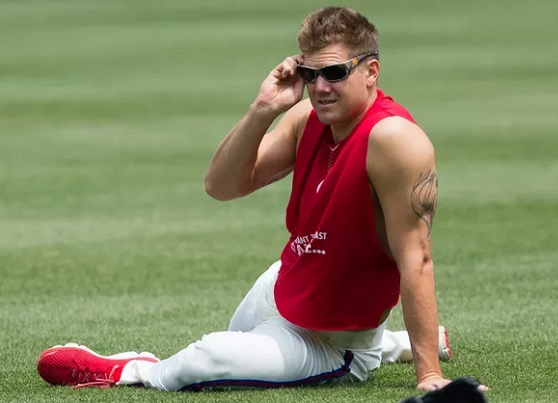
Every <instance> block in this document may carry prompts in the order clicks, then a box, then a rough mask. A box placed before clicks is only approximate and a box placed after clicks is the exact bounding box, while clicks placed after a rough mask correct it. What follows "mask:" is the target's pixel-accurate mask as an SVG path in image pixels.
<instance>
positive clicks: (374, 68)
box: [366, 59, 380, 86]
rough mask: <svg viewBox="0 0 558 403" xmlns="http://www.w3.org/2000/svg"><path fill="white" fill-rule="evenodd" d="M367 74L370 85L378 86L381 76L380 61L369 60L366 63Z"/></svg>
mask: <svg viewBox="0 0 558 403" xmlns="http://www.w3.org/2000/svg"><path fill="white" fill-rule="evenodd" d="M366 72H367V81H368V85H370V86H372V85H374V84H376V83H377V82H378V77H379V76H380V61H379V60H377V59H371V60H368V61H367V62H366Z"/></svg>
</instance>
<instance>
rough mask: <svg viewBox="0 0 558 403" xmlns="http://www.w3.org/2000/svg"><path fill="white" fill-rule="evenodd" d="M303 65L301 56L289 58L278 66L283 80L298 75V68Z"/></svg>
mask: <svg viewBox="0 0 558 403" xmlns="http://www.w3.org/2000/svg"><path fill="white" fill-rule="evenodd" d="M300 63H302V56H301V55H294V56H289V57H287V58H286V59H285V60H283V62H282V63H281V64H280V65H279V66H277V71H278V72H279V74H280V77H281V78H282V79H287V78H289V77H292V76H294V75H295V74H296V68H297V66H298V65H299V64H300Z"/></svg>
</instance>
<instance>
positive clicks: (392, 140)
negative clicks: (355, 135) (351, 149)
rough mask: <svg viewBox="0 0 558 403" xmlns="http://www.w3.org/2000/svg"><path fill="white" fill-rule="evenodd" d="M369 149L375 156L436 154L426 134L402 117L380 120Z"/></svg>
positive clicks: (371, 136) (372, 131)
mask: <svg viewBox="0 0 558 403" xmlns="http://www.w3.org/2000/svg"><path fill="white" fill-rule="evenodd" d="M368 149H369V151H371V152H372V153H374V154H378V153H380V152H389V153H396V154H397V153H402V154H407V153H413V154H417V153H428V154H430V153H432V154H433V153H434V146H433V145H432V142H431V141H430V139H429V138H428V136H427V135H426V133H425V132H424V131H423V130H422V129H421V128H420V127H419V126H418V125H417V124H416V123H414V122H412V121H410V120H408V119H405V118H403V117H400V116H390V117H387V118H385V119H382V120H380V121H379V122H378V123H377V124H376V125H375V126H374V127H373V128H372V130H371V131H370V136H369V138H368Z"/></svg>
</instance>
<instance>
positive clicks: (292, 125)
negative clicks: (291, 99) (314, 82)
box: [277, 98, 312, 146]
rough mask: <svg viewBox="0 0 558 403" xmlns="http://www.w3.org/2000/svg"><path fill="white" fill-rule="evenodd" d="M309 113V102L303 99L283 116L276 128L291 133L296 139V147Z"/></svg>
mask: <svg viewBox="0 0 558 403" xmlns="http://www.w3.org/2000/svg"><path fill="white" fill-rule="evenodd" d="M311 112H312V104H311V103H310V100H309V99H307V98H306V99H303V100H301V101H300V102H299V103H297V104H296V105H294V106H293V107H292V108H291V109H289V110H288V111H287V112H286V113H285V114H284V115H283V117H282V118H281V119H280V120H279V122H278V124H277V126H278V127H282V128H283V129H286V130H287V131H288V132H290V133H292V134H293V135H294V136H295V137H296V140H297V146H298V143H299V142H300V139H301V138H302V134H303V133H304V128H305V127H306V123H307V122H308V118H309V116H310V113H311Z"/></svg>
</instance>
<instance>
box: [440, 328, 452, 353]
mask: <svg viewBox="0 0 558 403" xmlns="http://www.w3.org/2000/svg"><path fill="white" fill-rule="evenodd" d="M438 356H439V357H440V361H449V360H450V359H451V356H452V352H451V347H450V342H449V337H448V331H447V330H446V328H445V327H444V326H438Z"/></svg>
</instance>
